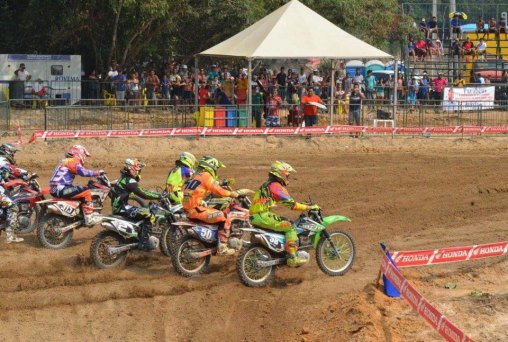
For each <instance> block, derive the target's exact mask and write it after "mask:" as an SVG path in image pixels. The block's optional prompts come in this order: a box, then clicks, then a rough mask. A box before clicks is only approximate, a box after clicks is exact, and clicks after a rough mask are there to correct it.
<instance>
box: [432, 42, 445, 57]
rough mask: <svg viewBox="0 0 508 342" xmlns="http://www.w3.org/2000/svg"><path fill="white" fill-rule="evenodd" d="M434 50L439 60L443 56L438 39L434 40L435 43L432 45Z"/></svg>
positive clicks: (441, 45)
mask: <svg viewBox="0 0 508 342" xmlns="http://www.w3.org/2000/svg"><path fill="white" fill-rule="evenodd" d="M434 52H435V54H436V56H437V58H438V59H439V60H441V58H442V56H443V44H442V43H441V41H440V40H439V39H437V40H436V44H435V46H434Z"/></svg>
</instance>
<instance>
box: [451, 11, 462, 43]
mask: <svg viewBox="0 0 508 342" xmlns="http://www.w3.org/2000/svg"><path fill="white" fill-rule="evenodd" d="M450 27H451V28H452V33H456V34H457V38H459V39H461V38H462V27H461V26H460V17H459V16H458V15H457V14H456V15H454V16H453V18H452V20H451V21H450Z"/></svg>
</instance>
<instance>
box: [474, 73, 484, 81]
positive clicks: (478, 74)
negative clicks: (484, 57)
mask: <svg viewBox="0 0 508 342" xmlns="http://www.w3.org/2000/svg"><path fill="white" fill-rule="evenodd" d="M476 83H478V84H485V78H483V76H482V74H480V73H477V74H476Z"/></svg>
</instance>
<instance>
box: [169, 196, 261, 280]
mask: <svg viewBox="0 0 508 342" xmlns="http://www.w3.org/2000/svg"><path fill="white" fill-rule="evenodd" d="M239 192H241V193H243V195H242V196H240V197H239V198H238V199H234V198H228V200H229V202H228V205H227V207H226V209H225V210H224V212H225V213H226V215H227V217H228V219H229V220H231V233H230V237H229V242H228V244H229V247H230V248H234V249H240V248H241V247H242V235H243V232H242V230H240V228H252V226H251V224H250V222H249V207H250V204H251V202H250V200H249V198H248V197H247V196H246V194H247V193H252V191H251V190H248V189H243V190H239ZM173 225H174V226H176V227H178V229H181V230H183V231H184V234H179V235H177V234H175V235H173V240H172V248H170V252H171V262H172V263H173V266H174V267H175V269H176V271H177V272H178V273H179V274H181V275H182V276H184V277H192V276H194V275H198V274H201V273H203V272H205V271H206V270H207V269H208V265H209V264H210V258H211V256H212V255H216V253H217V245H218V242H219V236H218V227H217V225H213V224H206V223H204V222H201V221H193V220H190V221H188V222H183V221H180V222H175V223H173Z"/></svg>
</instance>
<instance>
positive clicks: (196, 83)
mask: <svg viewBox="0 0 508 342" xmlns="http://www.w3.org/2000/svg"><path fill="white" fill-rule="evenodd" d="M198 59H199V57H198V56H197V55H196V58H195V59H194V106H196V110H197V111H199V107H198V105H199V80H198V76H199V67H198V66H199V61H198ZM196 126H197V125H196Z"/></svg>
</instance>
